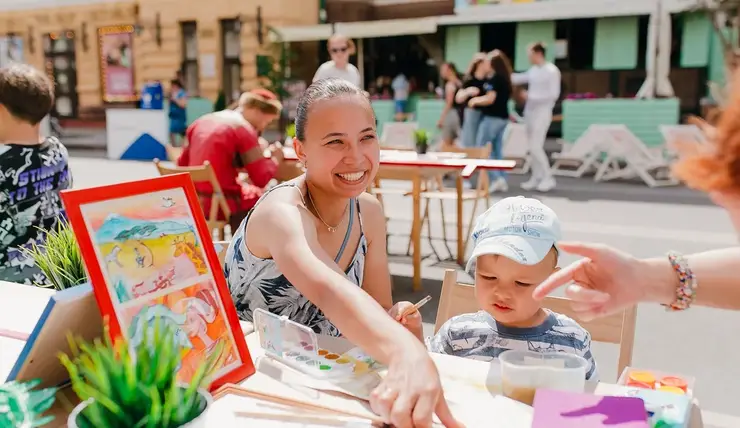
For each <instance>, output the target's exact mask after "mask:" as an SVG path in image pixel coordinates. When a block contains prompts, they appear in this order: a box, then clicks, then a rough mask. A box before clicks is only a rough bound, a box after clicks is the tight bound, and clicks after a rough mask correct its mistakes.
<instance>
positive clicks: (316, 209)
mask: <svg viewBox="0 0 740 428" xmlns="http://www.w3.org/2000/svg"><path fill="white" fill-rule="evenodd" d="M306 195H307V196H308V202H311V206H312V207H313V210H314V211H316V217H318V218H319V220H321V222H322V223H324V226H326V229H327V230H328V231H329V232H332V233H334V232H336V231H337V228H338V227H339V226H340V225H341V224H342V222H343V221H344V214H345V213H346V212H347V207H348V206H349V202H348V203H347V205H346V206H345V207H344V211H342V219H341V220H339V223H338V224H337V225H336V226H331V225H329V223H327V222H326V221H324V219H323V218H322V217H321V213H319V209H318V208H316V204H314V203H313V198H312V197H311V192H306Z"/></svg>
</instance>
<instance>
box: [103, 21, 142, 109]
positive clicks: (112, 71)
mask: <svg viewBox="0 0 740 428" xmlns="http://www.w3.org/2000/svg"><path fill="white" fill-rule="evenodd" d="M98 37H99V39H100V41H99V44H98V46H99V50H100V79H101V82H100V83H101V86H102V88H103V101H105V102H130V101H136V100H138V96H137V95H136V83H135V80H134V57H133V42H134V26H133V25H115V26H111V27H102V28H99V29H98Z"/></svg>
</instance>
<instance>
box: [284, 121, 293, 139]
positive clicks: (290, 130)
mask: <svg viewBox="0 0 740 428" xmlns="http://www.w3.org/2000/svg"><path fill="white" fill-rule="evenodd" d="M285 136H286V137H290V138H295V123H291V124H290V125H288V126H286V127H285Z"/></svg>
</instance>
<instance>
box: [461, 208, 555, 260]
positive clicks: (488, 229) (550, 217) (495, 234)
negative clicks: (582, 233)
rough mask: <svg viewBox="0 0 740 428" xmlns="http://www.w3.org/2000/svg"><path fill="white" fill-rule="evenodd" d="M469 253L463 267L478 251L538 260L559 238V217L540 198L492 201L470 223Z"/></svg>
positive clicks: (480, 253)
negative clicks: (471, 240)
mask: <svg viewBox="0 0 740 428" xmlns="http://www.w3.org/2000/svg"><path fill="white" fill-rule="evenodd" d="M472 239H473V254H472V255H471V256H470V260H469V261H468V265H467V267H466V268H465V270H466V271H468V272H469V271H470V269H471V267H473V265H474V263H475V260H476V259H477V258H478V257H479V256H482V255H487V254H496V255H500V256H504V257H507V258H509V259H511V260H514V261H515V262H517V263H521V264H524V265H535V264H537V263H539V262H541V261H542V260H543V259H544V258H545V256H547V253H549V252H550V250H551V249H552V247H554V246H556V244H557V242H558V241H559V240H560V239H561V232H560V220H558V216H557V215H556V214H555V211H553V210H552V209H550V207H548V206H547V205H545V204H543V203H542V202H540V201H538V200H536V199H531V198H525V197H524V196H516V197H511V198H505V199H502V200H500V201H499V202H497V203H495V204H493V205H492V206H491V207H490V208H488V210H486V212H484V213H483V214H481V215H480V216H479V217H478V219H477V220H476V222H475V226H474V227H473V234H472Z"/></svg>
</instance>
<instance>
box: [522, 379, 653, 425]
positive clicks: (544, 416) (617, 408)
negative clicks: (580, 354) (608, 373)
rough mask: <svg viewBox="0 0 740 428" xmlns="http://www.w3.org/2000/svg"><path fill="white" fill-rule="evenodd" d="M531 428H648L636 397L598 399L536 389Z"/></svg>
mask: <svg viewBox="0 0 740 428" xmlns="http://www.w3.org/2000/svg"><path fill="white" fill-rule="evenodd" d="M533 407H534V419H533V421H532V428H604V427H608V428H650V426H649V425H648V420H647V411H646V410H645V403H644V402H643V401H642V399H640V398H637V397H602V396H598V395H591V394H579V393H574V392H564V391H553V390H547V389H539V390H537V393H536V394H535V397H534V406H533Z"/></svg>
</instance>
